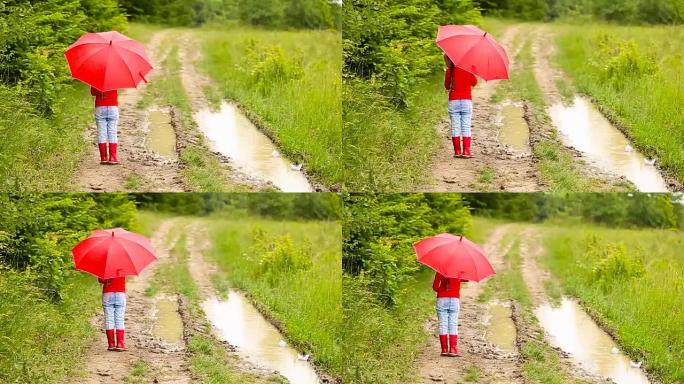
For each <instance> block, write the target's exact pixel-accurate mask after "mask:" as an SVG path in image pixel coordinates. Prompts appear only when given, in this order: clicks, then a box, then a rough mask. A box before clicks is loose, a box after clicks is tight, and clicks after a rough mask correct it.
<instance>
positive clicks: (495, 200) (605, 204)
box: [464, 193, 684, 229]
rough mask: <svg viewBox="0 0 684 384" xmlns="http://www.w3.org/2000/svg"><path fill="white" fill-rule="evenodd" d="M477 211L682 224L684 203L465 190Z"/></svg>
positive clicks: (659, 197) (620, 223)
mask: <svg viewBox="0 0 684 384" xmlns="http://www.w3.org/2000/svg"><path fill="white" fill-rule="evenodd" d="M464 199H465V200H466V201H467V202H468V203H469V205H470V206H471V207H472V208H473V209H474V213H475V214H477V215H485V216H491V217H497V218H505V219H508V220H515V221H544V220H560V219H563V218H568V217H572V218H576V219H578V220H581V221H584V222H591V223H596V224H603V225H607V226H613V227H627V228H629V227H643V228H664V229H670V228H678V227H681V228H684V222H681V221H678V220H680V218H681V212H682V211H684V207H683V206H682V205H681V204H680V203H679V199H680V197H679V196H677V195H668V194H653V195H651V194H644V193H637V194H626V193H579V194H576V193H570V194H565V193H557V194H515V193H497V194H465V195H464Z"/></svg>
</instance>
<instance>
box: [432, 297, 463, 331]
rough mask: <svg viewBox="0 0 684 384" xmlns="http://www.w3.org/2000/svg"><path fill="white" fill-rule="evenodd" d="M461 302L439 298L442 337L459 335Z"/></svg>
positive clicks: (448, 298) (453, 298)
mask: <svg viewBox="0 0 684 384" xmlns="http://www.w3.org/2000/svg"><path fill="white" fill-rule="evenodd" d="M460 307H461V301H460V300H459V299H457V298H455V297H439V298H437V319H439V334H440V335H458V311H459V309H460Z"/></svg>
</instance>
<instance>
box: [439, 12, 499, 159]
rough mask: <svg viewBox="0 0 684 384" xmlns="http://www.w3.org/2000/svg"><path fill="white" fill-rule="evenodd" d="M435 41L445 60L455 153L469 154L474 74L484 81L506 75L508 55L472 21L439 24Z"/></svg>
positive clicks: (466, 156)
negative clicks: (458, 23) (471, 22)
mask: <svg viewBox="0 0 684 384" xmlns="http://www.w3.org/2000/svg"><path fill="white" fill-rule="evenodd" d="M436 43H437V45H438V46H439V47H440V48H441V49H442V51H443V52H444V61H445V62H446V64H447V71H446V76H445V79H444V87H445V88H446V89H448V90H449V115H450V117H451V127H452V142H453V144H454V157H465V158H471V157H473V155H472V152H471V141H472V134H471V125H472V124H471V123H472V114H473V103H472V95H471V90H472V88H473V87H474V86H476V85H477V78H476V77H475V76H476V75H477V76H479V77H481V78H482V79H484V80H485V81H490V80H502V79H508V67H509V65H510V63H509V60H508V55H507V54H506V50H505V49H504V48H503V47H502V46H501V45H499V43H497V42H496V41H495V40H494V38H492V36H491V35H490V34H488V33H487V32H485V31H483V30H481V29H479V28H478V27H475V26H473V25H446V26H441V27H439V31H438V32H437V40H436ZM461 136H463V152H461Z"/></svg>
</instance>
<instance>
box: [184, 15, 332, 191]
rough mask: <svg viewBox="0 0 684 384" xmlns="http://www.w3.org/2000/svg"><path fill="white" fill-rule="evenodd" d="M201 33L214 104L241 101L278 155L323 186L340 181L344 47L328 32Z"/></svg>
mask: <svg viewBox="0 0 684 384" xmlns="http://www.w3.org/2000/svg"><path fill="white" fill-rule="evenodd" d="M212 28H213V27H206V28H204V29H202V30H200V31H199V32H198V33H199V36H200V37H201V39H202V41H203V43H202V44H203V55H204V58H203V61H202V64H201V66H202V68H203V69H204V71H205V72H206V73H208V74H209V76H210V77H211V78H212V79H213V81H214V82H215V86H213V87H211V89H209V90H208V94H209V95H210V96H213V97H212V98H213V100H214V101H215V102H218V100H219V99H221V98H227V99H229V100H232V101H236V102H239V103H240V105H241V106H242V108H243V109H244V110H245V111H246V112H248V114H249V116H250V117H251V118H253V120H255V121H256V123H257V125H258V126H259V127H260V128H262V129H263V130H264V131H265V132H266V133H267V134H268V136H269V137H271V138H272V139H273V140H274V141H275V142H276V143H278V144H279V146H280V148H281V149H282V151H283V153H285V154H287V155H288V156H289V157H290V158H291V159H293V160H294V161H295V162H304V163H305V164H306V166H307V172H310V173H311V174H312V175H313V176H314V177H315V178H317V179H320V180H321V181H322V182H323V183H324V184H326V185H336V184H337V185H339V184H340V183H341V182H342V166H341V164H340V162H339V159H340V157H341V153H342V148H341V141H342V120H341V119H342V117H341V115H342V112H341V105H340V87H341V82H342V80H341V71H342V69H341V65H342V57H341V52H342V48H341V45H340V33H339V32H334V31H289V32H288V31H268V30H260V29H254V28H251V29H250V28H245V27H235V28H221V27H217V28H215V29H212Z"/></svg>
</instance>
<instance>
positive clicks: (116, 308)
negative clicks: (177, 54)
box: [102, 292, 126, 330]
mask: <svg viewBox="0 0 684 384" xmlns="http://www.w3.org/2000/svg"><path fill="white" fill-rule="evenodd" d="M102 308H104V315H105V329H119V330H124V329H125V328H124V315H125V314H126V293H124V292H105V293H103V294H102Z"/></svg>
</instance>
